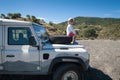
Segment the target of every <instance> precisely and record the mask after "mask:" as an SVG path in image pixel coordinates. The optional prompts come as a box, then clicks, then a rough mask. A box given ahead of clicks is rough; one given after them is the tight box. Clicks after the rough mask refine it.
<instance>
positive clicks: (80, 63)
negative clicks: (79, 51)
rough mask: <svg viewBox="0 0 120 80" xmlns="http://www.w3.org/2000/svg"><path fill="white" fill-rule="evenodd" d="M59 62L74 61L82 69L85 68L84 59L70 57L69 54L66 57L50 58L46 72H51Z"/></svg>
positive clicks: (84, 69)
mask: <svg viewBox="0 0 120 80" xmlns="http://www.w3.org/2000/svg"><path fill="white" fill-rule="evenodd" d="M59 63H60V64H61V63H75V64H78V65H79V66H81V67H82V69H83V71H86V70H87V67H86V65H85V63H84V61H83V60H82V59H81V58H79V57H70V56H68V57H56V58H55V59H53V60H52V62H51V64H50V67H49V70H48V74H49V73H51V72H53V71H54V70H53V69H54V66H58V65H56V64H59ZM61 65H62V64H61Z"/></svg>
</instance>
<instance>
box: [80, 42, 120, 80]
mask: <svg viewBox="0 0 120 80" xmlns="http://www.w3.org/2000/svg"><path fill="white" fill-rule="evenodd" d="M78 42H79V44H83V45H84V46H85V48H86V49H87V50H88V52H89V53H90V54H91V56H90V65H91V71H89V72H88V73H87V76H86V77H88V78H87V79H86V80H120V40H118V41H113V40H79V41H78Z"/></svg>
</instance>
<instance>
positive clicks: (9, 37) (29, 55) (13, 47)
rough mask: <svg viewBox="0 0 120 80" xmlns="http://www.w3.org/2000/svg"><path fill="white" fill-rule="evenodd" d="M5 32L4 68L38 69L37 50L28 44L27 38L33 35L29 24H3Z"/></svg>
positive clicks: (9, 69)
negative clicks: (12, 25)
mask: <svg viewBox="0 0 120 80" xmlns="http://www.w3.org/2000/svg"><path fill="white" fill-rule="evenodd" d="M5 32H6V34H5V35H6V36H5V50H4V54H3V55H4V69H5V70H6V71H39V69H40V64H39V50H38V48H37V47H32V46H30V45H29V38H30V36H31V35H32V36H33V35H34V32H32V30H31V29H30V26H14V27H11V26H5ZM35 43H38V41H37V39H35Z"/></svg>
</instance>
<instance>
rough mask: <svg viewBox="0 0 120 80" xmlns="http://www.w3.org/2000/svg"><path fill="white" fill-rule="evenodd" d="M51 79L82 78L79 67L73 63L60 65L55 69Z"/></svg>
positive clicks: (70, 79)
mask: <svg viewBox="0 0 120 80" xmlns="http://www.w3.org/2000/svg"><path fill="white" fill-rule="evenodd" d="M53 80H83V75H82V71H81V68H80V67H78V66H77V65H75V64H65V65H62V66H61V67H59V68H58V69H57V70H56V71H55V73H54V75H53Z"/></svg>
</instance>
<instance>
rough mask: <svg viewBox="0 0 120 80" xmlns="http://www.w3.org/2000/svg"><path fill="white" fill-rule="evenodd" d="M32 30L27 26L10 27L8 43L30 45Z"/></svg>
mask: <svg viewBox="0 0 120 80" xmlns="http://www.w3.org/2000/svg"><path fill="white" fill-rule="evenodd" d="M30 36H31V31H30V29H29V28H27V27H9V28H8V45H28V44H29V37H30Z"/></svg>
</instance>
